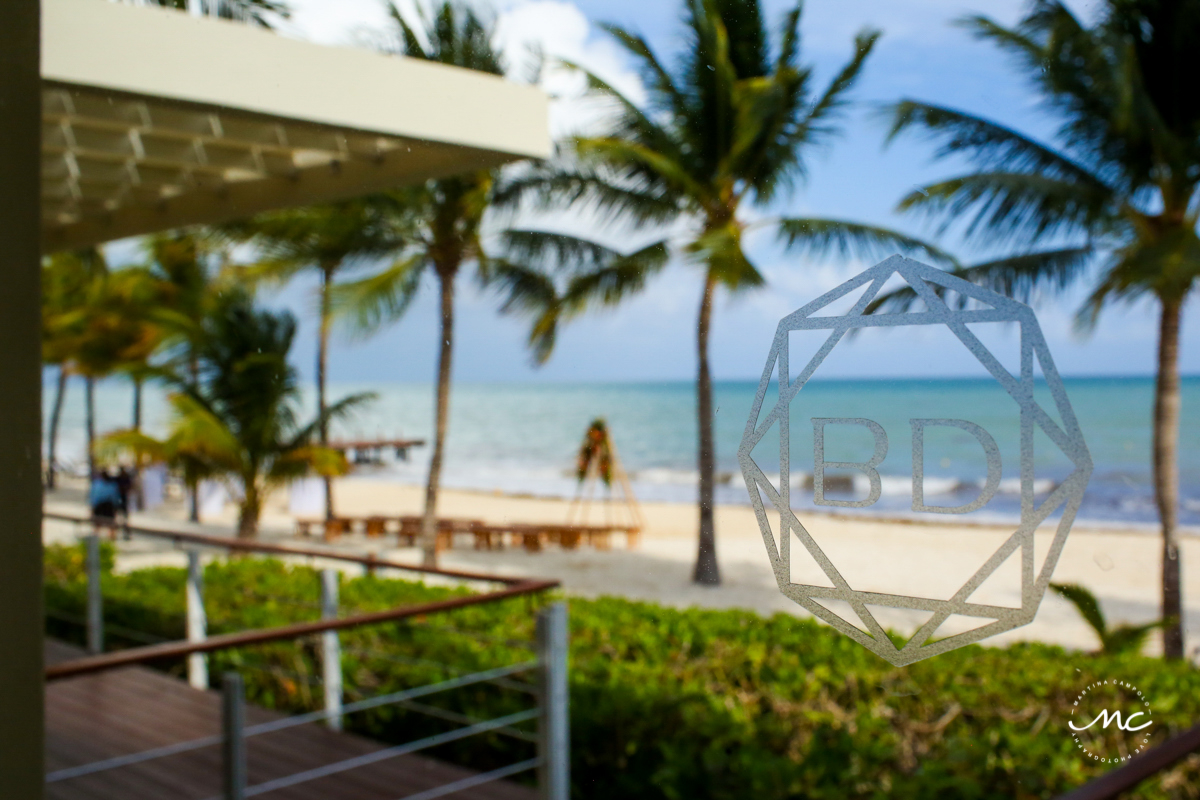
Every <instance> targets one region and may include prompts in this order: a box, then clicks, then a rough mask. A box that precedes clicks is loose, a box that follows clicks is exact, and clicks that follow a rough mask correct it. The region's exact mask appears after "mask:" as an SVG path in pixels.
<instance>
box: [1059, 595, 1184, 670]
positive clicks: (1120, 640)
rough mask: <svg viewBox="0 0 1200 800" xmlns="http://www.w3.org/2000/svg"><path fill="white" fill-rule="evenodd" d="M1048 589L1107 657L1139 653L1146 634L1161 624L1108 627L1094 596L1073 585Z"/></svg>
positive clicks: (1144, 642) (1160, 622) (1159, 622)
mask: <svg viewBox="0 0 1200 800" xmlns="http://www.w3.org/2000/svg"><path fill="white" fill-rule="evenodd" d="M1050 588H1051V589H1053V590H1054V591H1055V592H1057V593H1058V594H1059V596H1060V597H1062V598H1063V599H1065V600H1066V601H1067V602H1069V603H1070V604H1071V605H1073V606H1075V610H1076V611H1078V612H1079V616H1081V617H1083V621H1084V622H1086V623H1087V624H1088V627H1089V628H1091V629H1092V631H1093V632H1094V633H1095V634H1096V638H1097V639H1099V640H1100V649H1099V651H1097V652H1100V653H1105V654H1107V655H1119V654H1121V653H1140V652H1142V648H1143V647H1145V645H1146V640H1147V639H1148V638H1150V633H1151V632H1152V631H1153V630H1155V629H1156V628H1161V627H1163V625H1164V621H1163V620H1156V621H1154V622H1147V623H1145V624H1143V625H1116V626H1114V627H1111V628H1110V627H1109V625H1108V620H1107V619H1105V617H1104V612H1103V611H1101V610H1100V601H1099V600H1097V599H1096V595H1094V594H1092V593H1091V592H1090V591H1088V590H1087V589H1085V588H1084V587H1082V586H1080V585H1078V584H1075V583H1052V584H1050Z"/></svg>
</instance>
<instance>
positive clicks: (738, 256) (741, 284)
mask: <svg viewBox="0 0 1200 800" xmlns="http://www.w3.org/2000/svg"><path fill="white" fill-rule="evenodd" d="M687 250H688V252H689V253H691V254H692V256H693V257H694V258H695V259H696V260H697V261H699V262H701V263H703V264H704V266H705V268H706V270H707V272H708V275H709V277H711V278H712V279H713V280H715V281H716V282H717V283H719V284H720V285H722V286H724V287H725V289H726V290H728V291H731V292H738V291H743V290H745V289H753V288H757V287H759V286H762V285H763V284H765V283H766V279H765V278H764V277H763V276H762V273H760V272H759V271H758V269H757V268H755V266H754V265H753V264H752V263H750V259H749V258H747V257H746V253H745V251H744V250H743V249H742V229H741V226H739V225H737V224H736V223H732V222H731V223H729V224H728V225H723V226H720V227H714V228H710V229H709V230H707V231H705V232H704V233H703V234H702V235H701V236H699V237H697V238H696V239H695V240H694V241H693V242H692V243H691V244H690V245H688V248H687Z"/></svg>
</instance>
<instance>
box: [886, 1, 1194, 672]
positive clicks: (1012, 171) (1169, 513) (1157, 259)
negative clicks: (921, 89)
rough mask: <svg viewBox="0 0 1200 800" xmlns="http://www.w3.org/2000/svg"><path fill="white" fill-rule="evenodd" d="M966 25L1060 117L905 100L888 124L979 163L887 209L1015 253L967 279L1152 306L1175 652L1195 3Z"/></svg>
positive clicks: (1038, 11) (1170, 632) (1090, 315)
mask: <svg viewBox="0 0 1200 800" xmlns="http://www.w3.org/2000/svg"><path fill="white" fill-rule="evenodd" d="M965 24H966V25H967V26H968V27H969V28H970V29H971V30H973V31H974V32H975V34H976V35H977V36H978V37H980V38H982V39H986V40H989V41H991V42H993V43H994V44H996V45H998V46H999V47H1000V48H1002V49H1003V50H1005V51H1006V52H1008V53H1009V54H1011V55H1013V56H1015V58H1016V59H1017V62H1018V64H1019V65H1020V66H1021V68H1022V69H1023V71H1024V72H1025V74H1026V76H1027V77H1028V78H1029V79H1030V80H1031V81H1032V83H1033V85H1034V86H1035V87H1037V89H1038V91H1039V92H1040V93H1041V95H1042V97H1043V99H1044V101H1045V103H1046V105H1047V106H1048V107H1049V108H1050V109H1051V110H1052V111H1053V112H1054V113H1055V114H1056V115H1057V117H1058V118H1059V119H1060V120H1061V125H1060V127H1059V130H1058V136H1057V138H1056V140H1055V142H1054V143H1044V142H1040V141H1037V140H1036V139H1034V138H1032V137H1029V136H1025V135H1024V134H1022V133H1020V132H1019V131H1016V130H1014V129H1012V128H1010V127H1007V126H1004V125H1002V124H1000V123H998V122H994V121H991V120H988V119H985V118H983V117H979V116H975V115H972V114H968V113H965V112H962V111H958V110H955V109H952V108H946V107H943V106H938V105H932V104H929V103H923V102H917V101H915V100H904V101H902V102H901V103H899V104H897V106H896V107H895V110H894V113H895V118H894V125H893V130H892V135H893V136H895V135H897V134H899V133H901V132H904V131H907V130H910V129H919V130H920V131H921V132H922V133H924V134H925V135H926V136H928V137H929V138H931V139H932V140H934V141H935V142H937V143H938V145H939V149H938V155H939V156H954V157H963V156H965V157H967V158H968V159H970V160H971V161H973V162H974V164H975V166H976V168H977V169H978V171H976V172H971V173H969V174H966V175H962V176H959V177H955V178H952V179H950V180H945V181H940V182H938V183H934V184H931V185H929V186H925V187H924V188H922V189H919V190H917V191H915V192H913V193H911V194H909V195H908V196H907V197H905V198H904V199H903V200H902V201H901V204H900V207H901V208H902V209H905V210H910V211H913V212H920V213H924V214H928V215H931V216H933V217H940V218H941V219H942V220H943V221H944V224H949V222H950V221H952V220H954V219H958V218H961V217H962V216H964V215H967V214H969V215H971V216H970V218H969V220H968V224H967V227H966V233H967V236H968V239H972V240H974V241H975V242H977V243H979V244H983V245H999V246H1005V245H1009V244H1011V243H1014V242H1015V243H1018V244H1019V246H1020V250H1019V252H1018V254H1017V255H1015V256H1012V257H1009V258H1000V259H997V260H995V261H990V262H988V263H986V264H981V265H977V266H975V267H973V268H970V269H966V270H961V271H960V274H962V275H963V277H966V278H967V279H968V280H973V281H976V282H979V283H983V284H987V285H990V286H992V287H993V288H998V289H1000V290H1002V291H1004V290H1009V291H1010V293H1015V294H1017V295H1018V296H1022V297H1024V298H1028V297H1030V296H1031V295H1033V294H1035V293H1038V292H1043V293H1053V292H1055V291H1061V290H1064V289H1066V288H1068V287H1070V286H1073V285H1074V284H1076V283H1078V282H1080V281H1082V280H1085V279H1086V280H1092V279H1093V278H1094V280H1095V283H1094V284H1093V285H1092V286H1091V292H1090V295H1089V297H1088V299H1087V302H1086V303H1085V304H1084V306H1083V308H1082V309H1080V311H1079V317H1078V319H1079V321H1080V323H1081V324H1083V325H1084V326H1085V327H1086V326H1088V325H1091V324H1094V323H1095V321H1096V318H1097V316H1098V314H1099V313H1100V312H1101V311H1102V310H1103V309H1104V308H1105V307H1107V306H1108V305H1110V304H1111V303H1113V302H1117V301H1124V302H1130V301H1135V300H1142V299H1148V300H1150V301H1152V302H1154V303H1156V304H1157V306H1158V311H1159V337H1158V363H1157V381H1156V385H1155V400H1154V443H1153V452H1154V491H1155V497H1156V499H1157V504H1158V511H1159V517H1160V519H1161V523H1162V609H1161V616H1162V617H1163V618H1164V619H1167V620H1169V621H1170V622H1169V624H1168V625H1167V627H1166V628H1165V629H1164V632H1163V649H1164V653H1165V655H1166V656H1167V657H1168V658H1180V657H1182V655H1183V614H1182V610H1183V604H1182V593H1181V582H1180V570H1181V567H1180V552H1179V545H1178V540H1177V525H1178V506H1179V469H1178V442H1179V412H1180V401H1181V398H1180V385H1179V326H1180V320H1181V317H1182V312H1183V307H1184V304H1185V302H1186V300H1187V298H1188V297H1189V295H1190V294H1191V291H1192V289H1193V288H1194V286H1195V283H1196V278H1197V275H1198V274H1200V237H1198V236H1197V227H1196V226H1197V216H1198V214H1200V191H1198V189H1200V93H1197V92H1195V91H1194V89H1193V88H1189V87H1190V82H1189V81H1188V80H1187V79H1185V78H1184V77H1183V76H1185V75H1193V74H1196V70H1197V69H1198V68H1200V57H1198V55H1197V51H1196V49H1195V47H1194V43H1195V42H1196V41H1197V40H1198V39H1200V9H1198V7H1197V5H1196V3H1194V2H1192V3H1154V2H1145V0H1141V1H1140V2H1135V1H1134V0H1108V2H1107V5H1106V8H1105V13H1104V15H1103V17H1102V18H1101V19H1100V20H1099V21H1098V22H1097V23H1095V25H1094V26H1093V27H1091V28H1089V27H1086V26H1085V25H1083V24H1082V23H1081V22H1080V21H1079V20H1078V19H1076V18H1075V16H1074V15H1073V14H1072V13H1071V12H1070V11H1069V10H1068V9H1067V8H1066V7H1065V6H1063V5H1062V4H1060V3H1059V2H1057V1H1056V0H1036V2H1035V3H1034V4H1033V6H1032V8H1031V10H1030V11H1029V13H1028V14H1027V15H1026V16H1025V17H1024V18H1023V19H1022V20H1021V21H1020V22H1019V23H1018V24H1017V26H1016V27H1014V28H1011V29H1010V28H1005V27H1003V26H1001V25H999V24H997V23H996V22H993V21H992V20H990V19H988V18H986V17H972V18H970V19H968V20H966V21H965ZM1188 64H1191V66H1190V67H1188V66H1187V65H1188ZM1030 245H1035V246H1036V245H1041V246H1042V247H1043V248H1044V249H1040V250H1026V249H1025V248H1026V247H1028V246H1030ZM1097 264H1098V267H1099V268H1098V271H1097V270H1095V269H1090V267H1093V266H1095V265H1097ZM900 301H901V302H903V301H904V300H903V298H900Z"/></svg>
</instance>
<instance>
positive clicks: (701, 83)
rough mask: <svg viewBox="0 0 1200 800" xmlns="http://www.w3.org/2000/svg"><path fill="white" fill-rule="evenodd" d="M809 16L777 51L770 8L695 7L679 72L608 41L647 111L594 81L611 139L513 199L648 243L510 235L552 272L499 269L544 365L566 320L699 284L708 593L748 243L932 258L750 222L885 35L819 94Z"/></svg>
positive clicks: (729, 2)
mask: <svg viewBox="0 0 1200 800" xmlns="http://www.w3.org/2000/svg"><path fill="white" fill-rule="evenodd" d="M800 12H801V6H800V5H799V4H797V5H795V6H794V7H792V8H791V9H790V10H788V11H787V13H786V14H784V16H783V19H782V21H781V24H780V25H779V27H778V29H777V34H776V35H775V36H774V37H772V36H771V35H770V33H769V31H768V28H767V25H766V23H765V20H764V15H763V11H762V7H761V4H760V2H759V0H687V2H686V3H685V4H684V22H685V27H684V33H685V42H684V45H685V46H684V47H683V48H682V49H681V50H680V54H679V56H678V57H677V58H676V59H675V60H674V62H673V63H664V62H663V61H661V60H660V59H659V57H658V56H657V55H656V54H655V52H654V50H653V49H652V48H651V47H650V45H649V44H648V43H647V42H646V40H645V39H643V38H642V37H640V36H638V35H637V34H635V33H633V32H631V31H628V30H626V29H624V28H620V27H617V26H614V25H606V26H604V28H605V30H606V31H607V32H608V33H609V35H610V36H611V37H612V39H613V40H614V41H615V42H616V43H617V44H618V45H619V46H621V47H622V48H623V49H624V50H625V51H626V53H627V54H628V55H629V56H631V57H632V59H633V60H634V62H635V63H636V64H637V66H638V70H639V74H640V76H641V79H642V83H643V84H644V86H645V87H646V93H647V100H646V102H645V103H644V104H638V103H636V102H634V100H632V99H631V98H629V97H628V96H626V95H625V94H623V93H622V92H621V91H620V90H618V89H617V88H616V87H614V86H612V85H611V84H609V83H607V82H606V81H605V80H603V79H602V78H601V77H599V76H597V75H594V74H591V73H587V80H588V82H589V85H590V87H591V90H592V92H593V94H594V95H595V96H596V97H597V98H600V99H602V100H605V101H607V103H608V105H609V107H610V108H611V110H612V114H611V115H610V117H609V119H608V122H607V124H606V127H605V129H604V130H602V131H600V132H598V133H594V134H587V135H580V136H576V137H574V138H573V139H572V140H570V141H569V142H567V143H565V147H564V154H563V156H562V157H561V158H559V159H557V160H555V161H553V162H551V163H548V164H545V165H542V166H539V167H535V168H532V169H530V170H528V171H526V172H525V173H523V174H521V175H519V176H518V177H516V178H515V179H513V180H511V181H509V182H507V183H506V185H505V187H504V188H503V189H502V190H501V192H500V198H499V199H500V200H502V201H503V202H504V203H506V204H507V205H509V206H511V207H516V208H522V207H523V208H527V209H528V208H531V207H532V208H542V209H559V208H564V207H568V206H569V207H570V208H571V209H572V210H575V211H580V212H584V213H591V214H593V215H595V216H596V217H598V218H599V219H600V220H601V221H602V222H605V223H609V224H621V225H624V226H626V229H629V228H632V229H634V230H636V231H638V232H639V234H638V236H640V237H641V238H642V239H644V240H645V243H644V244H643V245H642V246H640V247H638V248H637V249H635V250H632V251H630V252H623V251H620V250H617V249H613V248H610V247H607V246H605V245H603V244H602V243H600V242H598V241H593V240H587V239H581V238H578V237H574V236H569V235H565V234H561V233H554V232H550V231H546V230H514V231H510V232H509V233H508V234H507V236H506V240H507V245H508V250H509V252H510V253H511V254H512V255H513V256H514V257H516V259H517V260H518V261H519V262H520V263H522V264H526V265H531V266H535V267H538V266H540V267H541V270H540V271H531V270H529V269H519V268H513V267H500V268H498V269H497V280H498V282H500V283H501V285H504V286H505V287H506V288H507V289H508V291H509V293H510V294H509V299H508V301H507V303H506V307H507V308H508V309H509V310H512V311H520V312H524V313H526V314H529V315H531V316H532V317H533V318H534V324H533V328H532V332H531V343H532V345H533V346H534V349H535V352H536V353H537V354H538V355H539V356H541V357H543V358H544V357H546V356H548V355H549V352H550V349H551V347H552V345H553V341H554V337H555V335H556V332H557V329H558V326H559V325H560V323H561V322H562V321H564V320H566V319H569V318H571V317H573V316H575V315H577V314H579V313H581V312H582V311H583V310H585V309H586V308H588V307H591V306H595V305H612V304H615V303H618V302H620V301H622V300H624V299H625V298H627V297H629V296H630V295H632V294H634V293H636V292H637V291H639V290H640V289H642V288H643V287H644V286H645V285H646V284H647V281H648V280H649V279H650V278H651V277H652V276H653V275H654V274H655V273H658V272H659V271H661V270H662V269H663V268H664V267H665V266H666V265H667V264H668V262H669V261H670V260H671V257H672V255H673V256H674V257H675V258H676V259H677V260H679V261H682V262H684V263H685V264H687V265H688V266H690V267H693V268H695V269H696V270H697V272H698V273H699V277H700V285H701V288H700V303H699V312H698V315H697V324H696V348H697V362H698V375H697V382H696V394H697V411H698V419H699V448H698V451H699V452H698V462H699V472H700V487H699V488H700V520H699V523H700V524H699V529H700V537H699V550H698V554H697V559H696V568H695V572H694V578H695V580H696V581H697V582H700V583H710V584H711V583H718V582H719V580H720V574H719V570H718V567H717V561H716V550H715V530H714V523H713V489H714V477H715V476H714V472H715V463H716V455H715V447H714V442H713V404H712V372H711V369H710V366H709V359H708V351H709V336H710V331H711V326H712V313H713V303H714V301H715V299H716V297H717V295H718V293H719V292H726V293H729V294H736V293H739V292H743V291H747V290H750V289H754V288H757V287H760V286H762V285H763V284H764V283H766V277H765V276H764V275H763V274H762V273H761V272H760V271H759V270H758V269H757V268H756V267H755V265H754V264H753V262H752V261H751V260H750V258H749V256H748V255H747V253H746V248H745V242H744V239H745V236H746V234H747V233H749V232H750V231H751V230H752V229H761V230H766V231H773V232H774V234H775V236H776V237H777V239H778V240H779V241H780V242H781V243H782V244H783V245H784V246H786V247H788V248H791V249H792V250H793V251H795V252H822V253H823V252H829V251H831V250H832V251H842V252H858V253H863V254H868V255H870V254H876V253H881V252H891V251H894V250H895V249H897V248H899V249H906V250H907V249H913V248H922V247H925V246H924V245H922V243H920V242H918V241H915V240H913V239H911V238H909V237H907V236H904V235H902V234H898V233H895V232H893V231H889V230H886V229H882V228H878V227H873V226H870V225H864V224H859V223H854V222H847V221H844V220H833V219H823V218H810V217H783V218H776V217H764V218H761V219H754V220H751V216H750V215H751V211H750V209H751V208H752V207H757V208H767V209H769V208H770V207H771V206H772V205H773V204H774V203H777V202H779V201H782V200H784V199H786V198H787V197H789V196H790V195H791V194H792V191H793V190H794V189H795V188H796V187H797V186H798V185H799V184H801V183H802V182H803V180H804V178H805V176H806V174H807V159H808V156H809V153H810V151H811V150H812V149H813V148H814V147H816V146H819V145H822V144H826V143H828V142H830V141H831V140H832V139H833V138H834V136H835V134H836V133H837V132H838V119H839V116H840V113H841V111H842V110H843V109H844V108H845V106H846V104H847V102H848V96H847V93H848V91H849V89H850V88H851V86H852V85H853V84H854V82H855V80H856V79H857V77H858V76H859V74H860V72H861V71H862V68H863V65H864V64H865V63H866V59H867V57H868V56H869V55H870V53H871V50H872V49H873V48H874V46H875V43H876V41H877V40H878V38H879V33H878V32H877V31H872V30H864V31H862V32H861V33H859V34H858V36H857V37H856V38H855V40H854V46H853V54H852V56H851V58H850V60H849V61H848V62H847V63H846V64H845V66H843V67H842V69H841V70H839V71H838V73H837V74H836V75H835V77H834V78H833V80H832V81H831V82H830V83H829V84H828V85H827V86H826V87H824V88H823V89H820V90H817V88H816V87H815V86H814V81H813V73H812V69H811V68H810V67H809V66H807V65H805V64H804V63H803V62H802V60H801V53H800ZM756 213H757V212H756ZM680 231H683V233H679V232H680ZM626 235H628V234H626ZM926 250H927V251H929V248H927V247H926ZM932 255H934V256H938V257H940V253H937V252H936V251H933V252H932Z"/></svg>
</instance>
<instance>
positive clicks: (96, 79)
mask: <svg viewBox="0 0 1200 800" xmlns="http://www.w3.org/2000/svg"><path fill="white" fill-rule="evenodd" d="M42 8H43V11H42V31H43V33H42V81H43V108H42V118H43V132H42V228H43V230H42V241H43V248H44V249H45V250H46V251H51V250H58V249H63V248H68V247H79V246H83V245H89V244H96V243H99V242H104V241H110V240H113V239H119V238H123V237H126V236H133V235H137V234H144V233H150V232H153V231H157V230H164V229H168V228H175V227H180V226H183V225H194V224H204V223H214V222H220V221H225V220H229V219H235V218H238V217H244V216H247V215H249V214H253V213H256V212H259V211H264V210H267V209H271V208H280V207H286V206H295V205H303V204H308V203H314V202H322V201H327V200H333V199H337V198H343V197H353V196H356V195H361V194H363V193H366V192H369V191H374V190H378V189H385V188H391V187H395V186H400V185H404V184H410V183H414V182H419V181H422V180H425V179H427V178H431V177H438V176H443V175H449V174H453V173H455V172H462V171H466V170H470V169H476V168H480V167H491V166H495V165H498V164H502V163H505V162H507V161H512V160H516V159H521V158H531V157H532V158H545V157H547V156H549V154H550V149H551V143H550V135H549V123H548V111H547V99H546V96H545V95H544V94H543V93H541V92H540V91H538V90H537V89H535V88H532V87H528V86H520V85H517V84H514V83H510V82H507V81H505V80H502V79H500V78H498V77H495V76H490V75H485V74H481V73H478V72H471V71H468V70H462V69H457V68H454V67H446V66H442V65H439V64H431V63H428V62H422V61H418V60H414V59H407V58H399V57H395V56H386V55H381V54H378V53H372V52H369V51H363V50H353V49H348V48H334V47H324V46H320V45H314V44H309V43H306V42H299V41H295V40H291V39H287V38H284V37H282V36H278V35H276V34H274V33H271V32H269V31H263V30H259V29H256V28H252V27H250V26H248V25H244V24H238V23H233V22H226V21H222V20H215V19H206V18H197V17H192V16H189V15H187V14H183V13H180V12H178V11H174V10H170V9H160V8H152V7H141V6H132V5H124V4H117V3H111V2H106V1H105V0H43V4H42Z"/></svg>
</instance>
